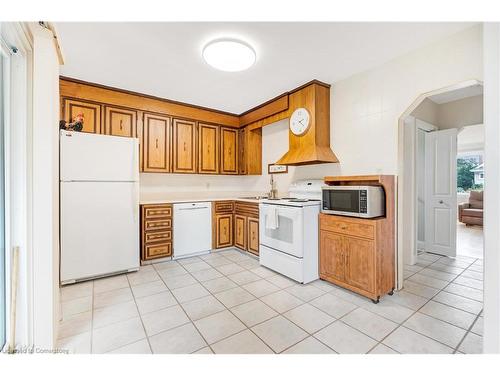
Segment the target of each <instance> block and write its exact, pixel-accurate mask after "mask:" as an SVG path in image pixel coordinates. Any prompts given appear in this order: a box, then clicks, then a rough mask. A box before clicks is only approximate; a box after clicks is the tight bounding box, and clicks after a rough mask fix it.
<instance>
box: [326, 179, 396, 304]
mask: <svg viewBox="0 0 500 375" xmlns="http://www.w3.org/2000/svg"><path fill="white" fill-rule="evenodd" d="M324 181H325V183H326V184H327V185H351V186H352V185H375V186H382V187H383V189H384V191H385V202H386V208H385V216H383V217H378V218H373V219H363V218H354V217H348V216H340V215H328V214H323V213H322V214H320V220H319V224H320V225H319V228H320V233H319V242H320V257H319V274H320V278H321V279H323V280H326V281H329V282H331V283H334V284H336V285H339V286H341V287H343V288H346V289H349V290H351V291H353V292H356V293H358V294H361V295H363V296H365V297H368V298H371V300H372V301H373V302H374V303H378V302H379V300H380V297H381V296H383V295H385V294H389V295H392V294H393V292H394V288H395V282H396V281H395V255H396V251H395V249H396V246H395V244H396V233H395V227H396V226H395V223H396V217H395V189H396V186H395V176H392V175H372V176H334V177H325V179H324Z"/></svg>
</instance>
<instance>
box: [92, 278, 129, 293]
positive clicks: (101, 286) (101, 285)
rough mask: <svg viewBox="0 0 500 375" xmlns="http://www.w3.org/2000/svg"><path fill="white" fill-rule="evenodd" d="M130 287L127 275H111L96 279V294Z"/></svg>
mask: <svg viewBox="0 0 500 375" xmlns="http://www.w3.org/2000/svg"><path fill="white" fill-rule="evenodd" d="M128 287H129V283H128V279H127V276H126V275H118V276H111V277H105V278H102V279H98V280H94V294H98V293H104V292H109V291H110V290H114V289H122V288H128Z"/></svg>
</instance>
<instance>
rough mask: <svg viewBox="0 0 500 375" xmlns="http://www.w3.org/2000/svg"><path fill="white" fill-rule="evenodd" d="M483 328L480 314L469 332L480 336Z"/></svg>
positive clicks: (482, 319)
mask: <svg viewBox="0 0 500 375" xmlns="http://www.w3.org/2000/svg"><path fill="white" fill-rule="evenodd" d="M483 330H484V318H483V317H481V316H480V317H479V318H477V320H476V322H475V323H474V325H473V326H472V328H471V332H473V333H475V334H476V335H479V336H482V335H483Z"/></svg>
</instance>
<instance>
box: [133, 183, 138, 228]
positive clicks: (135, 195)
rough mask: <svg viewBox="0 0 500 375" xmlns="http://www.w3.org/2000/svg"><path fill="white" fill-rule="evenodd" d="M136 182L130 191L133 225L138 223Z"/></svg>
mask: <svg viewBox="0 0 500 375" xmlns="http://www.w3.org/2000/svg"><path fill="white" fill-rule="evenodd" d="M138 185H139V183H138V182H134V187H133V189H132V207H133V210H134V223H137V221H138V216H139V215H138V214H139V190H138V188H137V187H138Z"/></svg>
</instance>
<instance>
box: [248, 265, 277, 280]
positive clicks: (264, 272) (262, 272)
mask: <svg viewBox="0 0 500 375" xmlns="http://www.w3.org/2000/svg"><path fill="white" fill-rule="evenodd" d="M251 272H253V273H255V274H256V275H258V276H260V277H262V278H264V279H267V278H268V277H272V276H274V275H276V272H274V271H271V270H270V269H269V268H266V267H263V266H260V267H257V268H253V269H252V270H251Z"/></svg>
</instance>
